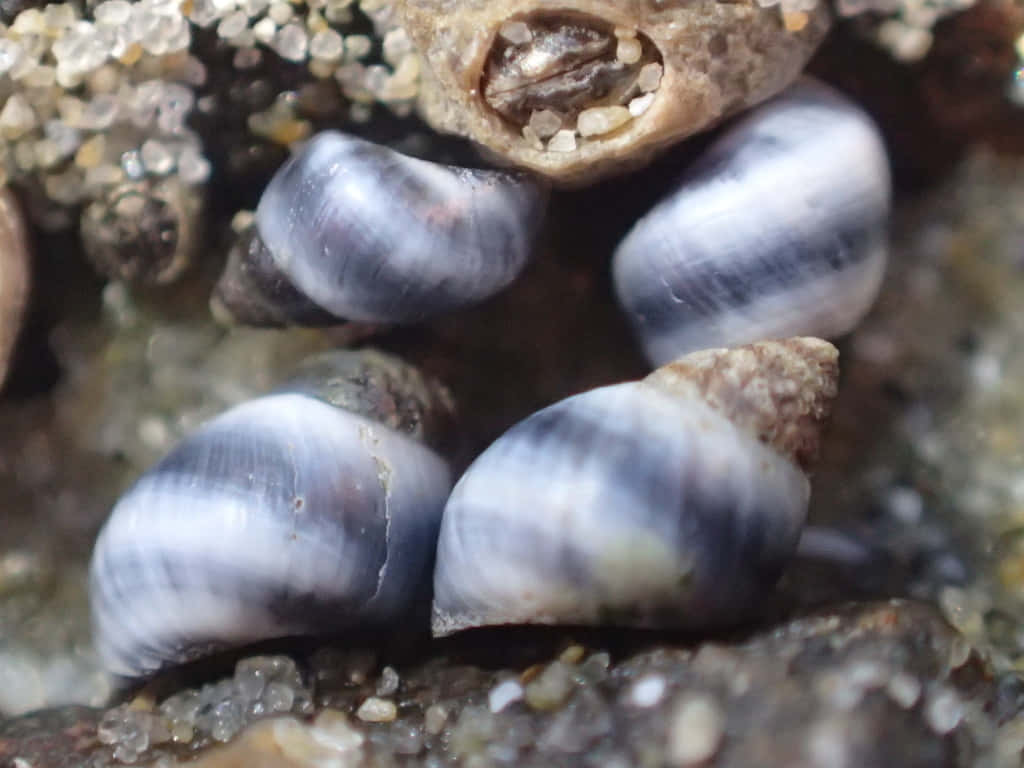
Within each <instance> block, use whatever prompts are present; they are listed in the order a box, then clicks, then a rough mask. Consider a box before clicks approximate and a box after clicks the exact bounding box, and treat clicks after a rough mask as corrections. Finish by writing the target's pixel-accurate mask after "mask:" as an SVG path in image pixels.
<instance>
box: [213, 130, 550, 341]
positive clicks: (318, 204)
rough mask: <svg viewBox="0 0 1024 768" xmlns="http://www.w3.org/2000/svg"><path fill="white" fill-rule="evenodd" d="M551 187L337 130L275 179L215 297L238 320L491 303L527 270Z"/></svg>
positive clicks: (394, 313) (406, 318) (374, 317)
mask: <svg viewBox="0 0 1024 768" xmlns="http://www.w3.org/2000/svg"><path fill="white" fill-rule="evenodd" d="M546 199H547V197H546V191H545V190H544V189H543V187H541V186H540V185H538V184H537V183H536V182H535V181H533V180H532V179H531V178H530V177H529V176H528V175H526V174H524V173H518V172H510V171H493V170H476V169H469V168H459V167H455V166H445V165H439V164H436V163H432V162H428V161H426V160H419V159H416V158H412V157H407V156H405V155H402V154H399V153H398V152H395V151H394V150H391V149H388V148H387V147H383V146H380V145H377V144H373V143H371V142H368V141H364V140H362V139H359V138H356V137H353V136H347V135H345V134H341V133H338V132H335V131H326V132H324V133H320V134H318V135H317V136H315V137H314V138H313V139H311V140H310V141H309V142H308V143H307V144H306V145H305V147H303V148H302V149H301V150H300V151H299V152H298V153H297V154H296V155H295V156H294V157H292V158H291V159H290V160H289V161H288V162H287V163H286V164H285V165H284V166H282V167H281V169H280V170H279V171H278V172H277V173H276V174H275V175H274V177H273V179H272V180H271V181H270V184H269V185H268V186H267V188H266V190H265V191H264V193H263V196H262V198H261V199H260V203H259V207H258V209H257V211H256V229H257V235H258V237H256V238H255V239H253V240H252V241H250V242H248V243H246V244H245V245H244V247H242V248H241V249H236V252H235V255H234V257H233V258H232V259H231V260H230V261H229V263H228V266H227V269H226V271H225V274H224V275H223V276H222V278H221V280H220V283H219V285H218V287H217V291H216V293H215V300H216V302H217V306H218V311H220V312H221V314H225V313H226V314H228V315H230V316H232V317H233V318H234V319H235V320H238V321H240V322H253V323H257V324H290V323H295V324H324V322H340V321H343V320H355V321H361V322H381V323H396V322H413V321H417V320H421V319H423V318H426V317H429V316H431V315H436V314H440V313H443V312H447V311H451V310H454V309H457V308H459V307H463V306H466V305H469V304H474V303H476V302H480V301H483V300H484V299H486V298H488V297H489V296H491V295H493V294H495V293H497V292H498V291H500V290H501V289H502V288H504V287H505V286H506V285H508V284H509V283H510V282H512V280H514V279H515V277H516V276H517V275H518V274H519V272H520V271H521V270H522V269H523V267H524V266H525V265H526V263H527V261H528V259H529V257H530V255H531V251H532V246H533V240H534V236H535V235H536V233H537V231H538V229H539V227H540V224H541V220H542V218H543V211H544V207H545V205H546Z"/></svg>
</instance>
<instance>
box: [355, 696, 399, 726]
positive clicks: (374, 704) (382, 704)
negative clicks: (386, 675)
mask: <svg viewBox="0 0 1024 768" xmlns="http://www.w3.org/2000/svg"><path fill="white" fill-rule="evenodd" d="M397 716H398V707H396V706H395V702H393V701H391V700H390V699H382V698H379V697H377V696H371V697H370V698H368V699H367V700H366V701H364V702H363V703H362V704H360V705H359V709H357V710H356V717H358V718H359V719H360V720H362V721H363V722H366V723H390V722H391V721H392V720H394V719H395V718H396V717H397Z"/></svg>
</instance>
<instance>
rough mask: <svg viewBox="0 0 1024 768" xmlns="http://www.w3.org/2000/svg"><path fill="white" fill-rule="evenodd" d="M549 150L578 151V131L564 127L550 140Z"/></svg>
mask: <svg viewBox="0 0 1024 768" xmlns="http://www.w3.org/2000/svg"><path fill="white" fill-rule="evenodd" d="M548 151H549V152H575V151H576V132H575V131H570V130H569V129H568V128H563V129H562V130H560V131H559V132H558V133H556V134H555V135H554V136H552V137H551V141H549V142H548Z"/></svg>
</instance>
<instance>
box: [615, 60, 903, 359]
mask: <svg viewBox="0 0 1024 768" xmlns="http://www.w3.org/2000/svg"><path fill="white" fill-rule="evenodd" d="M890 197H891V192H890V179H889V166H888V161H887V159H886V154H885V147H884V145H883V143H882V139H881V137H880V136H879V134H878V131H877V129H876V128H875V126H874V124H873V123H872V121H871V119H870V118H869V117H868V116H867V115H865V114H864V113H863V112H862V111H860V110H859V109H858V108H856V107H855V106H854V105H852V104H851V103H850V102H848V101H847V100H846V99H844V98H842V97H841V96H839V95H838V94H837V93H836V92H834V91H832V90H831V89H829V88H826V87H825V86H823V85H820V84H818V83H814V82H812V81H809V80H805V81H801V82H800V83H799V84H798V85H796V86H794V87H793V88H792V89H790V90H789V91H787V92H786V93H785V94H783V95H781V96H779V97H777V98H776V99H774V100H773V101H771V102H769V103H767V104H764V105H762V106H760V107H758V108H757V109H755V110H753V111H752V112H751V113H750V114H749V115H748V116H746V117H744V118H743V119H742V120H741V121H740V122H739V123H738V124H737V125H735V126H734V127H732V128H731V129H730V130H728V131H726V133H725V134H724V135H723V136H722V137H721V138H720V139H718V140H717V141H716V142H715V143H714V144H713V145H712V146H711V147H710V148H709V149H708V150H707V152H706V154H705V155H703V156H702V157H701V158H700V160H698V161H697V163H696V165H695V166H694V167H692V168H691V169H690V170H689V171H688V172H687V173H686V175H685V176H684V177H683V179H682V180H681V181H680V183H679V185H678V187H677V188H676V190H675V192H673V193H672V194H671V195H670V196H669V197H667V198H666V199H665V200H663V201H662V202H661V203H660V204H658V205H657V206H656V207H655V208H654V209H653V210H652V211H650V212H649V213H648V214H647V215H646V216H644V218H642V219H641V220H640V221H638V222H637V223H636V224H635V225H634V227H633V229H632V230H631V231H630V233H629V234H628V235H627V236H626V238H625V239H624V240H623V242H622V243H621V244H620V245H619V247H618V249H617V251H616V254H615V260H614V267H613V271H614V280H615V290H616V293H617V294H618V297H619V301H620V303H621V304H622V306H623V308H624V309H625V311H626V314H627V315H628V317H629V319H630V320H631V322H632V324H633V326H634V328H635V329H636V332H637V335H638V336H639V338H640V340H641V342H642V344H643V346H644V349H645V350H646V353H647V356H648V357H649V358H650V360H651V361H652V362H654V364H655V365H658V364H661V363H664V362H667V361H669V360H672V359H674V358H676V357H678V356H679V355H683V354H686V353H687V352H690V351H692V350H695V349H701V348H704V347H709V346H728V345H734V344H745V343H748V342H751V341H756V340H758V339H770V338H781V337H785V336H791V335H797V334H812V335H815V336H821V337H825V338H834V337H835V336H839V335H841V334H843V333H845V332H846V331H849V330H850V329H851V328H852V327H853V326H854V325H856V324H857V322H858V321H859V320H860V319H861V317H862V316H863V315H864V313H865V312H867V310H868V308H869V307H870V306H871V304H872V302H873V301H874V300H875V297H876V296H877V294H878V289H879V286H880V284H881V280H882V275H883V273H884V271H885V263H886V251H887V243H886V235H887V219H888V215H889V209H890Z"/></svg>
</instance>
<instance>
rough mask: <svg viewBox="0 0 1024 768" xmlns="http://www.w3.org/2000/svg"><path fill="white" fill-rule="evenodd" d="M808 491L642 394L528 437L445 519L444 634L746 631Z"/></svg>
mask: <svg viewBox="0 0 1024 768" xmlns="http://www.w3.org/2000/svg"><path fill="white" fill-rule="evenodd" d="M808 496H809V484H808V481H807V478H806V477H805V476H804V475H803V473H802V472H801V471H800V470H799V469H798V468H797V467H796V465H795V464H793V463H792V462H791V461H790V460H789V459H787V458H784V457H783V456H782V455H781V454H779V453H777V452H776V451H774V450H773V449H771V448H770V447H768V446H766V445H764V444H762V443H760V442H759V441H758V440H757V439H755V438H754V437H753V436H752V435H750V434H748V433H746V432H744V431H742V430H740V429H739V428H737V427H736V426H734V425H733V424H732V423H731V422H730V421H729V420H728V419H727V418H726V417H725V416H723V415H722V414H721V413H719V412H717V411H713V410H712V409H711V408H710V407H708V406H707V405H705V404H703V403H701V402H699V401H696V400H692V399H685V398H684V399H678V398H674V397H672V396H670V395H668V394H663V393H662V392H660V391H657V390H656V389H654V388H652V387H650V386H646V385H644V384H641V383H635V382H634V383H627V384H620V385H616V386H610V387H604V388H601V389H596V390H592V391H590V392H586V393H584V394H581V395H577V396H575V397H571V398H569V399H567V400H563V401H561V402H559V403H557V404H555V405H552V406H550V407H548V408H545V409H544V410H542V411H539V412H538V413H536V414H534V415H533V416H530V417H529V418H527V419H526V420H525V421H523V422H521V423H519V424H518V425H516V426H515V427H513V428H512V429H511V430H509V431H508V432H507V433H505V434H504V435H503V436H502V437H500V438H499V439H498V440H497V441H496V442H495V443H494V444H493V445H491V447H490V448H488V449H487V450H486V451H485V452H484V453H483V454H482V455H481V456H480V457H479V458H478V459H477V460H476V461H475V462H474V463H473V464H472V466H471V467H470V468H469V469H468V470H467V471H466V473H465V474H464V475H463V477H462V478H461V479H460V480H459V482H458V483H457V484H456V486H455V489H454V490H453V492H452V495H451V497H450V499H449V500H448V503H447V505H446V507H445V512H444V519H443V522H442V525H441V534H440V540H439V544H438V559H437V566H436V568H435V575H434V609H433V629H434V632H435V634H439V635H444V634H448V633H450V632H454V631H457V630H460V629H464V628H466V627H472V626H480V625H488V624H505V623H542V624H596V623H622V624H636V625H659V626H660V625H669V626H681V627H706V626H713V625H716V624H724V623H731V622H735V621H738V620H739V619H740V618H741V617H742V616H743V613H744V610H745V609H746V608H748V607H750V605H751V604H752V603H753V602H755V601H756V600H757V599H758V598H759V597H760V596H762V595H763V594H764V592H765V591H766V590H767V589H769V588H770V586H771V585H772V584H773V583H774V581H775V580H776V579H777V577H778V575H779V574H780V572H781V568H782V565H783V564H784V563H785V561H786V559H787V558H788V557H789V555H790V554H791V553H792V552H793V550H794V548H795V546H796V542H797V539H798V536H799V532H800V529H801V526H802V524H803V521H804V517H805V513H806V506H807V501H808Z"/></svg>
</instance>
